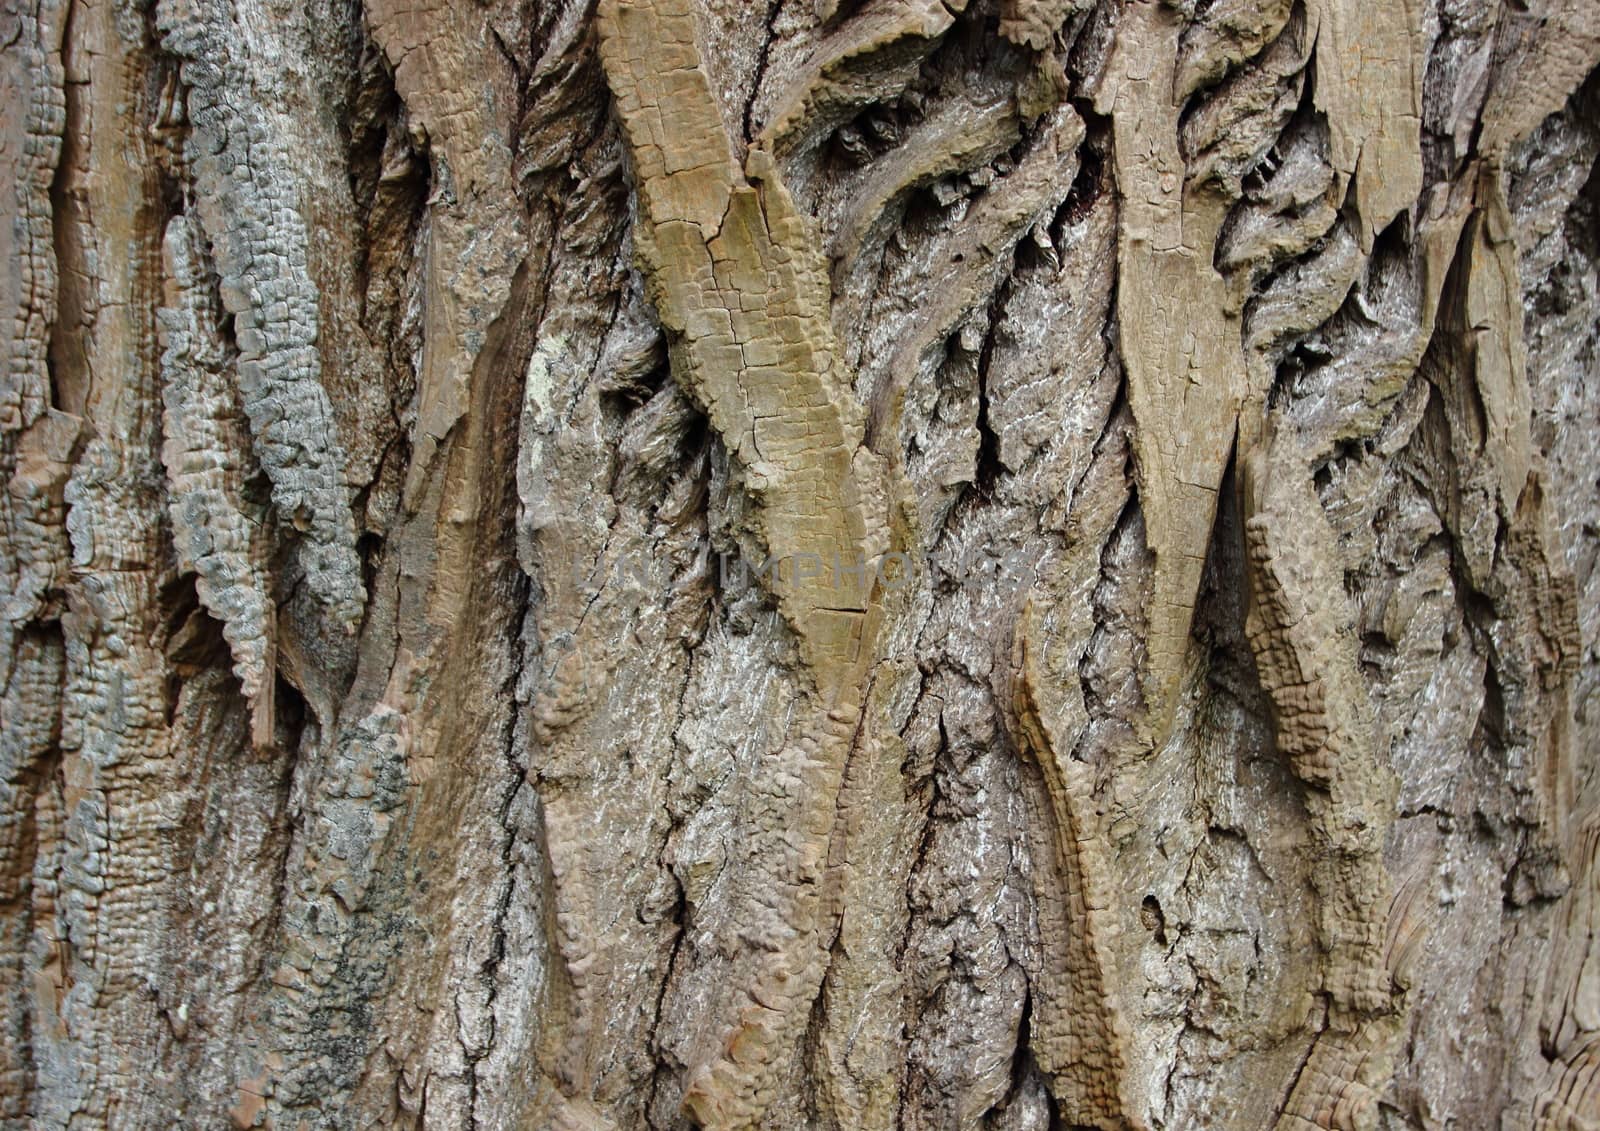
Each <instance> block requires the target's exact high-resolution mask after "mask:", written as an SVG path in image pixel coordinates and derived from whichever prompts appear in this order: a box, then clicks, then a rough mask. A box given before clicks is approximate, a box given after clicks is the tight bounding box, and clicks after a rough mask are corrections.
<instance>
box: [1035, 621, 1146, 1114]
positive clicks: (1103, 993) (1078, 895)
mask: <svg viewBox="0 0 1600 1131" xmlns="http://www.w3.org/2000/svg"><path fill="white" fill-rule="evenodd" d="M1037 619H1038V618H1037V614H1036V613H1035V612H1034V610H1033V607H1032V605H1031V604H1030V605H1027V606H1025V607H1024V608H1023V610H1022V613H1021V615H1020V616H1019V618H1018V622H1017V627H1016V630H1015V631H1016V641H1015V650H1016V654H1015V657H1014V663H1015V665H1016V670H1017V675H1016V680H1017V686H1016V703H1015V707H1014V709H1015V711H1016V717H1017V720H1018V724H1019V730H1020V737H1021V739H1022V742H1021V745H1022V746H1023V747H1024V748H1025V749H1026V750H1027V752H1028V754H1029V755H1030V756H1031V757H1032V759H1033V761H1034V764H1035V765H1036V766H1037V767H1038V769H1039V773H1040V774H1041V776H1042V777H1043V778H1044V784H1045V791H1046V793H1047V794H1048V796H1049V798H1050V813H1049V814H1048V815H1046V814H1042V813H1040V814H1031V815H1030V816H1031V820H1030V827H1031V829H1032V830H1033V831H1034V832H1035V834H1036V843H1041V844H1042V846H1043V849H1044V851H1043V853H1041V855H1043V856H1045V857H1046V858H1047V859H1048V858H1049V857H1051V856H1053V857H1054V860H1053V861H1052V864H1053V869H1052V871H1051V872H1048V873H1046V874H1048V875H1050V876H1051V879H1052V880H1053V881H1054V884H1055V885H1059V886H1058V887H1057V886H1052V887H1050V888H1046V889H1045V890H1044V891H1043V892H1041V893H1040V899H1039V902H1040V919H1041V920H1048V921H1049V925H1048V927H1046V926H1045V925H1044V923H1041V928H1040V934H1041V940H1040V941H1041V942H1042V943H1044V944H1045V945H1046V946H1047V947H1048V950H1047V952H1046V954H1045V974H1044V977H1043V979H1042V984H1041V985H1040V986H1039V987H1038V991H1037V992H1038V994H1039V1002H1038V1005H1037V1006H1036V1010H1037V1012H1036V1013H1035V1028H1034V1030H1033V1032H1032V1034H1031V1036H1032V1038H1033V1041H1032V1048H1033V1055H1034V1057H1035V1058H1036V1059H1037V1061H1038V1063H1039V1067H1040V1068H1042V1069H1043V1070H1044V1071H1045V1073H1046V1074H1048V1076H1049V1077H1050V1082H1051V1092H1052V1094H1053V1095H1054V1097H1055V1100H1056V1104H1057V1105H1058V1108H1059V1110H1060V1112H1061V1115H1062V1117H1063V1118H1064V1119H1067V1120H1069V1121H1071V1123H1072V1124H1074V1125H1082V1126H1085V1127H1098V1128H1102V1129H1104V1131H1122V1129H1124V1128H1142V1127H1144V1126H1145V1124H1144V1121H1143V1120H1142V1119H1140V1117H1139V1116H1138V1114H1137V1112H1136V1109H1135V1108H1134V1106H1133V1104H1132V1103H1131V1102H1130V1097H1129V1095H1128V1092H1129V1080H1128V1066H1127V1049H1128V1043H1129V1040H1130V1033H1129V1030H1128V1024H1127V1020H1126V1019H1125V1017H1124V1014H1123V1009H1122V1005H1121V1002H1120V1001H1119V998H1120V996H1121V993H1120V989H1119V985H1118V982H1119V978H1118V974H1117V969H1116V959H1115V950H1116V936H1117V933H1118V931H1119V929H1120V926H1119V923H1118V919H1117V915H1116V910H1115V906H1114V898H1113V895H1112V885H1111V874H1110V871H1109V867H1108V863H1109V862H1108V856H1109V853H1108V851H1107V847H1106V843H1105V838H1104V837H1103V836H1102V835H1101V833H1100V829H1099V818H1098V816H1097V814H1096V813H1095V812H1094V809H1093V805H1094V773H1093V770H1092V768H1091V767H1090V766H1088V765H1087V764H1086V763H1083V762H1080V761H1077V760H1075V759H1074V758H1073V756H1072V754H1071V752H1070V747H1069V745H1068V743H1067V742H1066V741H1065V739H1064V738H1063V737H1062V736H1061V735H1060V734H1059V732H1058V731H1057V728H1056V724H1055V722H1054V718H1055V716H1056V715H1057V714H1058V713H1059V711H1060V707H1059V705H1058V704H1057V703H1056V702H1055V700H1056V697H1057V696H1059V694H1060V692H1059V690H1058V689H1057V688H1056V687H1053V686H1052V683H1051V681H1050V680H1049V679H1048V677H1047V676H1046V675H1045V673H1044V666H1043V664H1042V663H1041V662H1040V659H1039V656H1038V654H1037V652H1038V649H1039V648H1040V647H1041V645H1042V637H1043V634H1042V633H1040V632H1038V630H1037Z"/></svg>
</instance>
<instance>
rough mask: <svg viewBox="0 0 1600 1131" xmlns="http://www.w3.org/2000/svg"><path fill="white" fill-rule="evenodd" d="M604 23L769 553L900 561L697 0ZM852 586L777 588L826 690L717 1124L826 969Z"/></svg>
mask: <svg viewBox="0 0 1600 1131" xmlns="http://www.w3.org/2000/svg"><path fill="white" fill-rule="evenodd" d="M598 19H599V25H600V36H601V58H602V60H603V62H604V64H605V68H606V76H607V81H608V82H609V83H610V85H611V89H612V93H613V95H614V97H615V98H616V101H617V111H618V114H619V116H620V117H621V119H622V123H623V127H624V129H625V131H626V132H627V136H628V141H629V146H630V151H631V153H632V156H633V165H634V176H635V185H636V191H637V193H638V197H639V211H640V217H639V219H640V224H639V227H638V228H637V229H636V231H635V237H634V238H635V241H636V243H637V245H638V249H639V257H640V265H641V268H642V270H643V272H644V275H645V279H646V282H647V285H648V288H649V295H650V298H651V300H652V302H653V304H654V305H655V308H656V312H657V314H658V316H659V317H660V319H661V322H662V325H663V327H664V328H665V329H666V331H667V334H668V348H669V350H670V352H671V356H672V361H673V374H674V377H675V378H676V379H677V381H678V383H679V384H680V385H681V386H682V388H683V390H684V392H685V393H686V394H687V395H688V396H690V397H691V398H692V399H693V400H695V401H696V403H698V404H700V405H701V406H702V407H703V408H704V410H705V412H706V414H707V415H708V416H709V418H710V420H711V423H712V426H713V427H714V428H715V429H716V430H717V433H718V434H719V435H720V436H721V437H722V438H723V442H724V443H725V444H726V445H727V446H728V449H729V451H730V452H731V453H732V454H733V455H734V456H735V457H736V458H737V459H738V460H739V462H740V463H741V464H742V466H743V468H744V470H745V472H746V474H747V476H748V482H749V486H750V490H751V492H752V494H753V495H754V497H755V499H756V500H757V505H758V507H759V514H760V517H759V519H758V527H759V532H760V535H761V536H762V537H763V539H764V541H765V542H766V544H767V548H768V551H769V557H770V558H772V559H776V560H780V561H781V560H784V559H786V558H787V559H791V560H793V559H797V558H798V557H799V556H800V555H803V554H810V555H819V556H820V557H821V558H822V559H824V560H829V561H832V560H844V561H859V560H863V559H864V560H866V561H871V562H875V561H877V559H878V558H879V557H880V556H881V555H882V554H884V553H886V552H888V550H889V549H890V545H889V542H888V536H889V528H890V520H891V516H890V512H889V507H888V488H887V478H888V477H887V475H886V473H885V468H884V464H883V462H882V460H881V459H880V458H879V457H877V456H875V455H874V454H873V453H872V452H871V451H869V450H868V449H867V448H866V447H865V446H864V444H863V419H862V416H861V413H860V412H859V410H858V409H856V408H855V402H854V399H853V397H852V395H851V392H850V382H849V380H848V377H847V374H846V373H845V372H844V371H843V365H842V363H841V361H840V359H839V351H838V348H837V346H836V344H835V343H834V340H833V333H832V328H831V324H830V321H829V314H830V303H829V293H828V272H827V264H826V262H825V261H824V260H823V258H822V256H821V255H820V253H819V252H818V251H817V250H816V248H815V243H814V239H813V237H812V236H811V233H810V231H809V230H808V225H807V224H806V222H805V220H804V218H803V217H802V216H801V215H800V214H799V212H798V211H797V210H796V209H795V206H794V203H793V201H792V200H791V199H790V197H789V195H788V193H787V192H786V190H785V189H784V187H783V183H782V180H781V178H780V176H779V174H778V170H777V167H776V166H775V165H774V164H773V160H772V156H771V154H770V153H768V151H767V150H766V149H764V148H762V147H760V146H755V147H752V148H751V149H750V150H749V153H748V155H747V157H746V159H745V162H744V167H743V168H742V169H741V168H740V166H739V164H738V163H737V162H736V160H735V159H734V156H733V153H732V144H731V141H730V139H729V138H728V136H727V134H726V132H725V131H724V128H723V125H722V118H721V114H720V112H719V110H718V108H717V105H716V102H715V101H714V100H713V98H712V96H711V91H710V87H709V86H708V84H707V82H706V78H705V74H704V72H703V71H702V69H701V65H700V53H699V47H698V45H697V31H696V27H695V13H694V9H693V7H692V6H691V4H690V3H688V0H660V2H656V3H647V4H639V5H633V4H627V5H624V4H620V3H617V2H616V0H607V2H606V3H603V4H602V6H601V9H600V12H599V15H598ZM837 580H838V579H832V578H824V577H822V576H820V574H819V575H818V576H815V577H807V576H805V573H804V571H801V570H791V571H789V573H788V575H787V576H785V575H783V574H781V573H775V574H774V575H773V576H772V578H771V584H772V588H773V590H774V592H775V596H776V597H777V599H778V607H779V608H780V610H781V611H782V613H783V615H784V618H785V620H787V621H788V623H789V626H790V628H791V629H792V630H793V632H794V634H795V637H796V639H797V640H798V642H799V646H800V651H801V656H802V658H803V660H804V662H805V679H806V681H807V683H808V684H809V685H810V686H809V688H807V691H806V701H805V705H804V706H803V707H802V709H801V711H802V713H801V720H800V721H799V723H798V724H797V729H799V732H800V734H799V738H798V740H797V741H795V742H794V743H793V745H791V746H790V747H788V748H787V749H785V750H784V751H783V753H782V754H781V755H780V757H781V758H783V759H784V761H785V762H788V763H791V764H792V767H791V769H790V771H789V773H788V774H786V775H785V776H786V777H789V779H790V781H791V782H792V788H791V789H790V790H789V791H788V792H787V795H786V796H777V797H773V798H772V799H770V804H771V806H772V808H771V810H770V811H769V812H764V813H761V814H759V815H758V819H760V820H762V821H763V822H764V824H765V827H763V828H762V833H763V839H767V838H770V842H771V849H770V851H771V852H772V856H771V858H769V859H766V860H763V861H762V865H761V870H762V871H763V872H764V873H766V875H767V876H768V877H770V883H771V888H770V889H768V890H765V891H761V890H753V891H752V892H751V897H752V904H751V905H750V908H749V913H750V914H751V915H752V916H754V919H753V921H752V922H751V923H750V924H749V925H748V929H749V930H750V931H751V933H752V942H753V943H754V944H755V946H756V948H757V953H755V954H753V955H751V958H750V961H749V962H748V963H746V964H745V965H747V966H748V967H750V969H749V970H748V972H747V973H745V974H744V976H745V977H746V978H748V979H749V980H748V982H747V988H746V990H745V997H746V1003H745V1004H744V1005H742V1006H741V1007H740V1008H739V1010H738V1013H737V1016H736V1018H735V1019H734V1021H733V1028H732V1030H731V1031H730V1033H729V1035H728V1036H727V1038H726V1041H725V1048H724V1051H723V1052H722V1053H721V1054H720V1055H718V1056H717V1057H716V1058H715V1059H713V1060H711V1061H710V1062H709V1063H707V1064H704V1065H702V1066H699V1067H697V1068H696V1069H695V1072H694V1075H693V1077H692V1079H691V1082H690V1085H689V1090H688V1092H687V1094H686V1096H685V1098H684V1106H685V1108H686V1110H688V1111H689V1112H691V1113H692V1114H693V1115H694V1117H695V1118H696V1119H697V1120H699V1121H700V1122H701V1123H702V1124H703V1125H705V1126H708V1127H745V1126H754V1125H756V1124H758V1123H759V1122H760V1120H761V1117H762V1115H763V1113H764V1112H765V1111H766V1109H767V1107H768V1105H769V1104H770V1103H771V1102H772V1100H773V1099H774V1098H775V1095H774V1090H773V1077H774V1075H775V1073H776V1072H777V1070H778V1067H779V1064H780V1060H781V1058H782V1057H783V1056H784V1055H786V1053H787V1051H788V1049H789V1048H790V1047H791V1046H792V1045H793V1044H794V1043H795V1042H796V1041H797V1040H798V1039H799V1037H800V1034H801V1033H802V1032H803V1030H804V1028H805V1025H806V1023H807V1015H808V1011H809V1007H810V1004H811V1002H812V1000H813V998H814V997H815V995H816V993H817V990H818V989H819V987H820V986H821V984H822V976H823V973H824V971H825V969H826V965H827V946H828V936H829V935H830V934H831V933H832V932H831V929H830V928H829V926H828V925H827V923H826V922H825V919H824V917H825V916H826V915H829V914H831V913H832V912H831V909H830V906H829V904H830V900H829V899H828V895H829V891H828V887H829V879H828V876H827V857H828V844H829V838H830V836H831V833H832V830H833V823H834V813H835V809H836V805H837V798H838V796H839V790H840V787H841V784H842V782H843V775H844V769H845V762H846V759H847V757H848V755H849V751H850V748H851V745H852V743H853V742H854V740H855V734H856V728H857V725H858V723H859V721H860V717H861V707H862V698H863V695H864V692H865V685H866V673H867V671H868V669H869V667H870V665H871V663H872V661H873V659H874V658H875V653H874V648H875V646H876V637H877V633H878V627H879V620H880V618H881V616H882V608H881V606H880V605H879V604H877V603H875V602H874V601H873V600H872V577H871V576H867V577H851V576H850V575H845V577H844V584H843V585H836V584H835V582H836V581H837ZM763 886H764V885H763Z"/></svg>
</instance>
